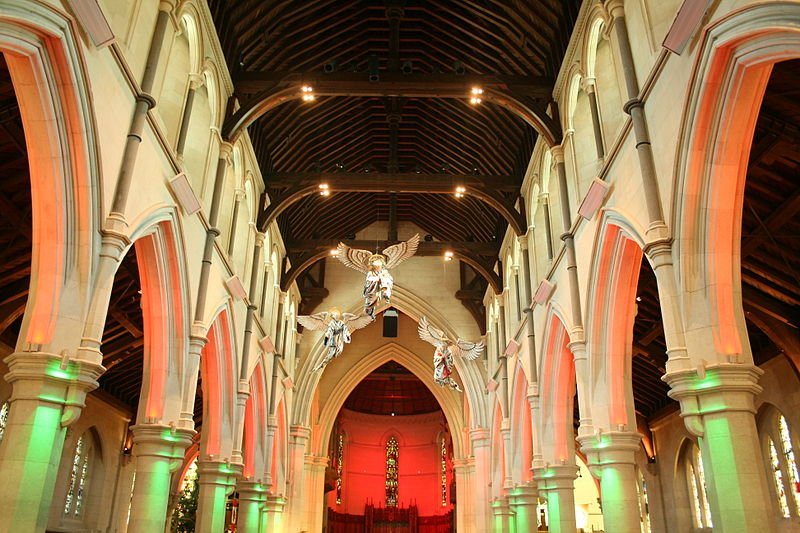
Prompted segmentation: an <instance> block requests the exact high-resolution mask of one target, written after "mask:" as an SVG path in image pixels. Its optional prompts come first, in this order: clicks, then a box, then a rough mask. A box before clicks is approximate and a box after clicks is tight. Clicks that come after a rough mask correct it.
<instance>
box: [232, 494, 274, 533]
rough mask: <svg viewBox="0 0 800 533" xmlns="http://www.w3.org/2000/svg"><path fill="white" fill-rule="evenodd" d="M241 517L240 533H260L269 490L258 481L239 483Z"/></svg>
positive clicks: (239, 517)
mask: <svg viewBox="0 0 800 533" xmlns="http://www.w3.org/2000/svg"><path fill="white" fill-rule="evenodd" d="M236 490H237V492H239V515H238V520H237V522H236V531H237V532H239V533H260V532H261V531H262V523H261V519H262V515H263V508H264V503H265V502H266V498H267V488H266V487H265V486H264V485H262V484H261V483H259V482H257V481H239V482H238V483H237V484H236Z"/></svg>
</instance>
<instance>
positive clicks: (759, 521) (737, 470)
mask: <svg viewBox="0 0 800 533" xmlns="http://www.w3.org/2000/svg"><path fill="white" fill-rule="evenodd" d="M761 374H763V371H762V370H761V369H760V368H758V367H756V366H753V365H749V364H738V363H718V364H714V365H710V366H705V367H704V366H700V367H698V368H697V369H694V370H681V371H675V372H668V373H667V374H666V375H665V376H664V381H666V382H667V383H668V384H669V386H670V387H671V390H670V392H669V395H670V397H671V398H673V399H675V400H678V401H679V402H680V404H681V417H683V421H684V423H685V425H686V428H687V429H688V430H689V432H690V433H691V434H693V435H695V436H696V437H698V442H699V444H700V453H701V456H702V459H703V470H704V471H705V477H706V485H707V489H708V501H709V504H710V506H711V517H712V519H713V522H714V531H715V532H720V533H729V532H734V531H735V532H737V533H749V532H756V531H758V532H761V531H768V530H771V529H772V524H773V520H774V517H773V514H772V501H771V496H770V492H769V490H768V487H767V474H766V471H765V469H764V461H762V460H761V459H762V456H761V447H760V446H759V439H758V430H757V429H756V423H755V416H754V415H755V412H756V409H755V397H756V396H757V395H758V394H759V393H760V392H761V390H762V389H761V387H759V386H758V385H757V384H756V383H757V381H758V378H759V377H760V376H761Z"/></svg>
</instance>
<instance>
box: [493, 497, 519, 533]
mask: <svg viewBox="0 0 800 533" xmlns="http://www.w3.org/2000/svg"><path fill="white" fill-rule="evenodd" d="M492 514H493V515H494V529H493V530H492V531H495V532H496V533H515V527H514V526H515V524H514V514H513V513H512V512H511V508H510V507H509V506H508V501H507V499H506V498H495V499H494V500H493V501H492Z"/></svg>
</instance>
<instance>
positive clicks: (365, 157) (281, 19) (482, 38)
mask: <svg viewBox="0 0 800 533" xmlns="http://www.w3.org/2000/svg"><path fill="white" fill-rule="evenodd" d="M209 7H210V9H211V13H212V16H213V18H214V21H215V25H216V27H217V32H218V35H219V38H220V42H221V43H222V47H223V52H224V54H225V57H226V60H227V63H228V65H229V68H230V69H231V75H232V77H233V79H234V83H235V87H236V94H235V97H236V99H237V101H238V102H239V104H240V105H241V106H243V107H242V109H241V110H240V112H239V113H240V114H241V113H243V112H247V110H248V109H249V106H251V105H257V102H258V101H259V100H260V99H261V98H264V96H263V95H264V94H266V93H270V92H271V93H272V94H274V93H276V92H280V91H285V90H287V89H291V87H295V89H296V88H297V87H299V86H300V84H301V83H302V84H306V85H310V86H312V87H314V86H316V88H317V90H318V95H317V97H316V100H315V101H313V102H304V101H302V100H299V99H297V98H296V96H297V95H291V97H293V98H294V99H292V100H290V101H288V102H286V103H283V104H282V105H278V106H277V107H274V108H271V109H270V111H268V112H266V113H265V114H263V116H260V118H258V119H257V120H255V122H253V123H252V124H250V125H249V127H248V133H249V135H250V138H251V140H252V142H253V145H254V147H255V150H256V157H257V159H258V161H259V164H260V165H261V170H262V175H263V176H264V177H265V182H266V185H267V190H268V193H269V195H270V199H271V201H272V202H275V201H276V199H280V200H284V199H286V198H287V197H289V198H290V201H289V202H288V203H289V204H290V205H288V206H287V207H286V208H285V209H284V208H283V207H281V208H280V209H279V210H278V211H279V212H278V213H275V212H270V214H269V217H268V219H267V220H266V221H267V222H269V221H271V220H272V217H273V216H277V221H278V224H279V227H280V229H281V231H282V234H283V236H284V239H285V240H286V241H287V245H288V247H289V248H290V249H292V250H297V248H298V247H297V245H296V243H298V242H307V241H310V240H319V239H345V238H348V237H349V238H353V236H354V235H355V234H356V233H358V232H360V231H361V230H363V229H365V228H366V227H368V226H370V225H371V224H373V223H375V222H377V221H390V226H391V227H396V225H397V223H398V222H411V223H413V224H415V225H416V226H418V227H419V228H421V229H422V230H423V231H424V232H425V233H426V234H428V235H430V236H431V237H432V238H433V239H435V240H438V241H443V242H461V241H469V242H475V243H480V244H490V245H492V246H493V248H494V250H495V253H494V256H495V260H496V259H497V252H498V249H499V245H500V240H501V239H502V236H503V234H504V233H505V230H506V227H507V225H508V222H509V221H511V222H513V224H512V226H513V229H514V230H515V231H517V232H518V231H520V228H521V227H522V228H524V227H526V225H525V224H524V223H522V224H520V223H519V221H518V220H516V219H521V218H522V215H521V214H519V212H516V214H515V213H510V212H509V209H507V208H506V207H505V206H511V208H510V209H511V210H514V203H515V202H516V200H517V198H518V196H517V195H518V194H519V188H520V185H521V183H522V179H523V177H524V173H525V171H526V170H527V166H528V162H529V160H530V157H531V153H532V151H533V146H534V143H535V141H536V132H535V130H534V129H533V128H532V127H531V126H530V125H529V123H528V122H526V120H523V119H522V118H520V116H518V115H517V114H515V113H513V112H512V111H510V110H508V109H506V108H505V107H502V106H501V105H495V104H494V103H492V104H489V103H486V102H483V103H482V104H480V105H471V104H470V103H469V102H468V99H469V95H470V89H471V88H472V86H478V85H480V86H482V87H483V86H486V89H487V91H488V90H490V89H492V88H493V87H497V88H498V90H505V91H513V95H514V98H515V99H516V101H518V102H520V103H521V104H522V105H524V106H525V107H526V108H528V109H535V110H536V113H538V114H539V116H544V109H545V108H546V107H547V105H548V103H549V100H550V98H551V95H552V84H553V80H554V79H555V76H556V74H557V72H558V69H559V67H560V65H561V62H562V59H563V54H564V51H565V49H566V46H567V43H568V41H569V37H570V34H571V31H572V27H573V25H574V22H575V20H576V18H577V13H578V9H579V7H580V1H579V0H569V1H562V0H535V1H530V2H515V3H509V2H506V1H505V0H475V1H470V2H456V1H454V0H354V1H351V2H339V1H336V0H309V1H307V2H302V3H297V2H279V1H263V0H259V1H242V2H236V3H232V2H223V1H222V0H209ZM328 94H330V95H336V96H326V95H328ZM485 99H488V94H487V97H486V98H485ZM545 119H547V120H550V119H549V117H546V116H545ZM236 122H237V119H236V117H229V120H228V121H226V128H224V129H225V131H226V132H227V133H228V134H233V133H232V132H234V131H235V130H236V125H235V124H236ZM303 173H318V175H320V176H322V174H324V173H347V174H351V175H352V174H362V175H363V177H364V179H365V180H374V183H375V184H376V186H375V187H374V188H367V189H366V190H364V189H357V190H351V189H344V191H346V192H342V191H336V190H335V187H332V189H333V194H331V196H329V197H321V196H319V195H308V196H305V197H302V198H295V197H293V194H294V193H293V191H294V190H295V189H296V186H297V184H298V183H299V182H300V181H301V179H302V178H300V177H298V176H297V175H298V174H303ZM398 173H401V174H403V173H405V174H420V175H421V178H422V179H423V180H424V181H426V182H427V183H430V184H431V187H435V188H438V189H441V188H442V187H446V188H448V189H455V186H457V185H459V183H457V181H458V176H459V175H462V176H463V175H468V176H473V177H474V178H475V179H476V180H478V181H480V182H482V184H483V187H484V188H485V189H486V190H490V191H491V192H492V194H493V195H494V196H495V197H494V198H489V199H488V201H487V198H484V199H483V200H481V199H478V198H476V197H473V196H467V197H465V198H461V199H456V198H455V197H454V196H453V195H452V194H442V191H441V190H439V194H429V193H428V191H426V190H416V189H414V190H413V191H405V192H404V191H402V190H399V191H398V190H395V189H393V188H392V187H387V188H381V187H380V186H378V185H377V184H380V183H382V182H383V180H384V179H385V175H394V174H398ZM293 175H294V178H293V177H292V176H293ZM495 176H507V177H508V179H507V180H503V186H502V188H501V187H498V183H497V180H496V179H495V178H494V177H495ZM320 179H322V178H320ZM331 181H335V179H331ZM509 184H510V186H507V185H509ZM293 187H294V188H293ZM395 192H397V193H400V194H394V193H395ZM392 204H393V205H394V207H390V206H391V205H392ZM498 207H499V209H498ZM273 211H275V208H273ZM391 237H392V235H381V236H377V238H378V239H380V240H386V239H387V238H388V239H389V240H391ZM310 254H313V250H312V249H308V250H297V251H296V252H295V253H294V255H290V257H289V260H290V262H291V263H292V264H293V265H295V264H298V263H300V262H302V261H304V259H306V258H307V257H308V256H309V255H310ZM472 259H475V260H484V259H485V258H484V259H480V258H472ZM473 263H474V262H473ZM301 276H302V274H301ZM470 279H471V277H470ZM300 281H301V286H306V287H309V289H310V290H313V291H316V290H317V285H320V283H322V284H323V285H324V279H323V280H320V279H317V278H316V277H315V279H313V280H306V281H303V280H302V278H301V279H300ZM486 281H489V282H491V280H486ZM462 289H465V292H464V293H463V294H472V293H471V292H470V291H471V290H472V289H469V290H467V287H462ZM463 294H462V296H463ZM308 300H309V301H311V300H314V301H316V300H317V299H308ZM462 301H463V300H462ZM465 305H467V304H466V303H465ZM470 305H471V304H470Z"/></svg>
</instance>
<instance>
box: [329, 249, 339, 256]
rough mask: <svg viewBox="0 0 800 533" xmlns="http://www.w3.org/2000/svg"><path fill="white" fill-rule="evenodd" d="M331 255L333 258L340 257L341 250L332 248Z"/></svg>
mask: <svg viewBox="0 0 800 533" xmlns="http://www.w3.org/2000/svg"><path fill="white" fill-rule="evenodd" d="M331 255H332V256H333V257H336V256H338V255H339V249H338V248H331Z"/></svg>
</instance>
